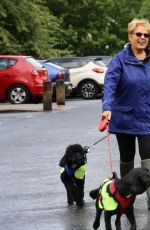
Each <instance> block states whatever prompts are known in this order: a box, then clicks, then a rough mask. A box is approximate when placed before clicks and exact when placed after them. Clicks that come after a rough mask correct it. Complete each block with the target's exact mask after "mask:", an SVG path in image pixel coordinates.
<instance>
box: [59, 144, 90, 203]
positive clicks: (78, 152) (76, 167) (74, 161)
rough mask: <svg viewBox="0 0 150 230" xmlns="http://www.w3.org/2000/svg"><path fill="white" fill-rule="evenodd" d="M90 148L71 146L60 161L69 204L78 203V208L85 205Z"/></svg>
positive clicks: (77, 145) (62, 179)
mask: <svg viewBox="0 0 150 230" xmlns="http://www.w3.org/2000/svg"><path fill="white" fill-rule="evenodd" d="M87 152H88V147H86V146H85V147H84V148H83V147H82V146H81V145H79V144H73V145H69V146H68V147H67V149H66V152H65V155H64V156H63V157H62V159H61V160H60V163H59V166H61V167H62V168H61V181H62V182H63V184H64V186H65V188H66V191H67V202H68V204H69V205H72V204H73V203H74V202H76V204H77V206H83V204H84V200H83V198H84V182H85V170H86V162H87V158H86V153H87Z"/></svg>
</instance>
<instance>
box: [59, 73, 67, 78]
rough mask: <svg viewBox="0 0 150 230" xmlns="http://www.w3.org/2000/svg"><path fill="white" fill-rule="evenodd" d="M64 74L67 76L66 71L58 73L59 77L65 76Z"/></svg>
mask: <svg viewBox="0 0 150 230" xmlns="http://www.w3.org/2000/svg"><path fill="white" fill-rule="evenodd" d="M64 76H65V73H64V72H59V73H57V77H58V78H64Z"/></svg>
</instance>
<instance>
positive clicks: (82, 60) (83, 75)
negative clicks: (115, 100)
mask: <svg viewBox="0 0 150 230" xmlns="http://www.w3.org/2000/svg"><path fill="white" fill-rule="evenodd" d="M49 61H51V62H53V63H56V64H58V65H60V66H63V67H65V68H68V69H69V72H70V82H71V83H72V86H73V90H72V94H78V95H81V96H82V97H83V98H84V99H93V98H96V97H97V96H98V95H101V94H102V93H103V85H104V77H105V73H106V70H107V66H106V65H105V64H104V63H103V62H102V61H101V60H100V59H99V58H95V57H67V58H65V57H64V58H56V59H49Z"/></svg>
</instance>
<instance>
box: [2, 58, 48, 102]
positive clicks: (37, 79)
mask: <svg viewBox="0 0 150 230" xmlns="http://www.w3.org/2000/svg"><path fill="white" fill-rule="evenodd" d="M48 80H49V77H48V72H47V70H46V69H43V68H42V65H41V64H40V63H39V62H37V61H36V60H35V59H34V58H33V57H31V56H17V55H0V100H5V101H7V100H8V101H9V102H10V103H12V104H22V103H27V102H28V101H29V100H31V99H33V98H37V97H42V95H43V81H48Z"/></svg>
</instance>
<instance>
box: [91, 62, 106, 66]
mask: <svg viewBox="0 0 150 230" xmlns="http://www.w3.org/2000/svg"><path fill="white" fill-rule="evenodd" d="M93 62H94V63H95V64H96V65H99V66H100V67H106V65H105V63H104V62H102V61H99V60H94V61H93Z"/></svg>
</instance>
